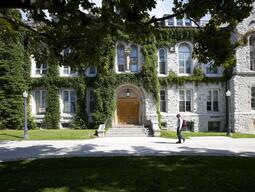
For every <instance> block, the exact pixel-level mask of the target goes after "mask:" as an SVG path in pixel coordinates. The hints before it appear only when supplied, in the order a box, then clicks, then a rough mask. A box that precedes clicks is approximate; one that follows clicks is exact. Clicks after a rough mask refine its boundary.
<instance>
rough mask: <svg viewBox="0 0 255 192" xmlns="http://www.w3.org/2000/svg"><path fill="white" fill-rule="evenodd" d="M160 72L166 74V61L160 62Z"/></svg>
mask: <svg viewBox="0 0 255 192" xmlns="http://www.w3.org/2000/svg"><path fill="white" fill-rule="evenodd" d="M159 72H160V74H166V63H165V62H160V63H159Z"/></svg>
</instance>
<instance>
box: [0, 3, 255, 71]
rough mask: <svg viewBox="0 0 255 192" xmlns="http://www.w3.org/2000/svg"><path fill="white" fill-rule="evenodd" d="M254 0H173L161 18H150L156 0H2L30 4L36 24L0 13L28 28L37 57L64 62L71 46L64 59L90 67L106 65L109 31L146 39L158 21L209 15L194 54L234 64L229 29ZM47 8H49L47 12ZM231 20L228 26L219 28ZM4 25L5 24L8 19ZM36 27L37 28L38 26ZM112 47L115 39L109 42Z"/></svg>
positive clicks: (26, 6) (113, 34)
mask: <svg viewBox="0 0 255 192" xmlns="http://www.w3.org/2000/svg"><path fill="white" fill-rule="evenodd" d="M252 2H253V1H252V0H217V1H214V0H208V1H204V0H189V1H183V0H174V8H173V14H172V15H168V16H166V17H162V18H155V17H150V15H149V11H150V10H151V9H152V8H155V6H156V3H157V1H156V0H144V1H140V0H128V1H127V0H103V1H102V7H96V6H95V4H94V3H91V2H90V1H89V0H68V1H64V0H54V1H52V0H34V1H32V0H25V1H18V0H9V1H8V2H6V1H3V0H2V1H0V6H2V7H5V8H23V9H27V14H28V17H29V18H30V19H32V20H33V26H31V25H28V24H25V23H22V22H19V21H18V20H16V19H14V18H10V17H8V16H6V15H5V14H3V13H1V14H0V18H1V19H2V20H1V21H0V23H3V21H5V22H6V21H8V22H9V23H11V25H13V26H23V27H25V28H27V29H30V32H31V33H30V35H29V37H28V38H27V43H29V44H30V45H32V46H30V47H32V50H31V52H32V53H33V54H34V55H36V59H37V60H41V59H42V60H44V61H45V60H47V58H49V57H50V56H51V55H52V54H53V55H55V56H56V58H58V59H59V61H60V62H61V61H63V56H62V54H61V53H62V50H63V49H64V48H65V47H68V48H70V49H71V50H72V51H71V53H70V55H69V56H66V58H65V59H67V60H68V63H70V64H71V65H79V66H82V67H86V66H88V65H92V64H93V65H94V64H98V65H102V57H104V55H105V54H107V52H108V50H107V49H105V45H108V44H107V43H108V42H109V41H108V38H109V36H110V37H112V38H113V39H114V40H116V39H117V38H118V36H117V34H118V31H124V32H125V33H126V34H128V35H129V36H132V37H133V39H135V40H137V41H139V40H140V39H143V40H144V39H146V37H147V35H148V34H153V35H155V36H158V35H159V34H160V29H161V26H160V24H159V22H160V21H163V20H166V19H169V18H171V17H187V18H190V19H191V20H192V21H194V22H195V23H196V21H198V20H200V19H201V18H202V17H204V16H205V15H206V14H209V15H210V16H211V18H210V22H209V23H208V24H207V25H206V26H205V27H204V28H200V27H199V30H200V31H199V35H198V38H197V42H195V45H196V46H195V55H196V56H197V57H198V59H199V61H201V62H203V63H206V62H208V61H211V60H212V59H213V60H214V61H215V65H220V64H224V65H231V64H234V59H233V52H234V45H233V44H231V43H230V36H231V32H232V31H233V29H234V27H235V26H236V24H237V23H238V22H240V21H242V20H243V19H244V18H246V17H248V16H249V14H250V11H251V9H252ZM44 9H47V10H48V13H49V17H50V18H49V17H47V15H46V12H45V11H44ZM222 24H227V26H226V27H221V26H222ZM5 26H7V25H6V24H5ZM34 26H36V27H34ZM109 46H112V44H109Z"/></svg>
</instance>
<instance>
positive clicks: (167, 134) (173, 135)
mask: <svg viewBox="0 0 255 192" xmlns="http://www.w3.org/2000/svg"><path fill="white" fill-rule="evenodd" d="M182 133H183V135H184V137H185V138H190V137H206V136H226V132H189V131H183V132H182ZM161 137H164V138H176V137H177V136H176V132H175V131H166V130H162V131H161ZM231 137H232V138H255V134H243V133H232V136H231Z"/></svg>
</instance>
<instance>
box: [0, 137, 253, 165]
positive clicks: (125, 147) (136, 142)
mask: <svg viewBox="0 0 255 192" xmlns="http://www.w3.org/2000/svg"><path fill="white" fill-rule="evenodd" d="M175 142H176V140H175V139H165V138H157V137H140V138H139V137H118V138H96V139H89V140H61V141H8V142H0V162H1V161H10V160H20V159H34V158H52V157H74V156H84V157H91V156H132V155H133V156H143V155H146V156H162V155H209V156H249V157H255V139H232V138H227V137H196V138H195V137H193V138H191V139H188V140H186V142H185V143H184V144H176V143H175Z"/></svg>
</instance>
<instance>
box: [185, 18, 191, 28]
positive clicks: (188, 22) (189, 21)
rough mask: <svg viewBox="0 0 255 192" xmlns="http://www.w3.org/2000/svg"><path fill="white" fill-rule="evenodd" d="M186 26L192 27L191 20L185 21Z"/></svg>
mask: <svg viewBox="0 0 255 192" xmlns="http://www.w3.org/2000/svg"><path fill="white" fill-rule="evenodd" d="M185 26H188V27H189V26H191V20H190V19H187V18H186V19H185Z"/></svg>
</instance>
